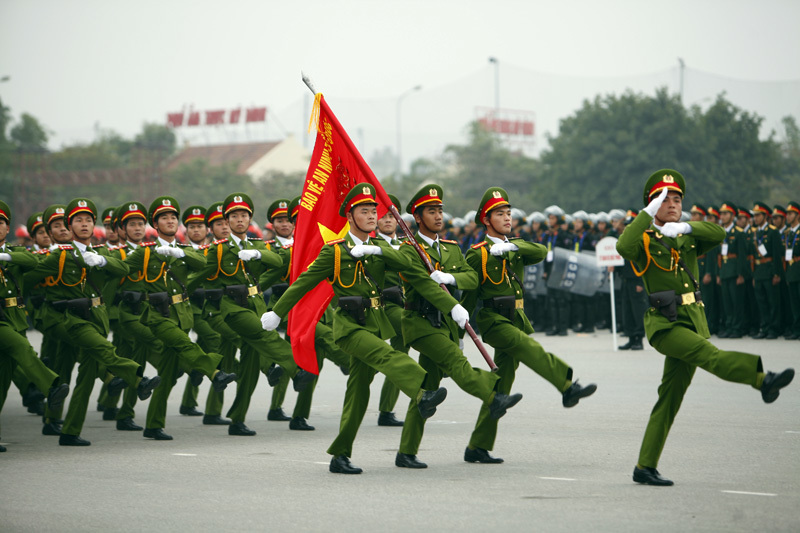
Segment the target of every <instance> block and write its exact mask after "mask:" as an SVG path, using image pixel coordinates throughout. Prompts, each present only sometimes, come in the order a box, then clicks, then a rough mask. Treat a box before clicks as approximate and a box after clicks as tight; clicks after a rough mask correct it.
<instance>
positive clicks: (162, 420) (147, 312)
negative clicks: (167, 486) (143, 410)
mask: <svg viewBox="0 0 800 533" xmlns="http://www.w3.org/2000/svg"><path fill="white" fill-rule="evenodd" d="M179 214H180V206H179V204H178V202H177V201H176V200H175V199H174V198H172V197H169V196H160V197H158V198H156V199H155V200H153V203H151V204H150V209H149V211H148V219H149V221H150V223H151V225H152V226H153V227H154V228H155V229H156V231H157V232H158V238H157V240H156V241H153V242H143V243H142V245H141V246H139V248H137V249H136V250H135V251H134V252H133V253H132V254H130V255H129V256H128V257H127V258H126V259H125V263H126V264H127V265H128V266H129V267H130V269H131V270H132V271H133V272H140V271H141V276H142V279H143V281H144V282H145V283H144V285H142V286H141V288H142V289H144V290H143V293H142V294H141V298H140V299H141V300H144V304H143V305H142V312H141V316H140V318H139V320H140V321H141V322H142V324H144V325H145V326H147V327H148V328H149V329H150V331H152V332H153V334H154V335H155V336H156V337H157V338H158V339H159V340H161V342H162V343H163V344H164V350H163V351H162V353H161V357H160V358H159V363H158V366H157V367H156V368H158V369H159V373H160V374H161V376H162V377H163V379H164V381H165V383H164V384H162V386H161V387H160V388H159V389H158V390H157V391H156V393H155V394H154V395H153V399H152V400H151V402H150V406H149V407H148V409H147V421H146V425H145V430H144V432H143V433H142V434H143V435H144V437H145V438H151V439H155V440H172V436H171V435H169V434H167V433H165V432H164V427H165V426H166V412H167V400H168V398H169V393H170V391H171V390H172V388H173V387H174V386H175V384H176V381H177V379H178V374H179V371H180V370H181V369H182V368H183V369H186V370H188V371H191V370H197V371H199V372H201V373H202V374H203V375H204V376H207V377H208V378H209V380H211V385H212V387H213V388H214V390H217V391H222V390H224V389H225V388H226V387H227V386H228V384H229V383H231V382H232V381H234V380H235V379H236V374H229V373H227V372H224V371H222V370H219V368H218V367H219V364H220V362H221V361H222V355H221V354H218V353H214V352H211V353H206V352H205V351H203V349H202V348H200V347H199V346H198V345H197V344H196V343H194V342H192V341H191V339H190V338H189V335H188V331H189V330H190V329H191V328H192V326H193V325H194V322H193V319H194V315H193V314H192V308H191V304H190V303H189V295H188V289H187V287H186V283H187V278H188V276H189V273H190V272H199V271H201V270H203V268H204V267H205V265H206V259H205V257H204V256H203V255H202V254H201V253H199V252H197V251H196V250H194V248H192V247H191V246H181V245H179V244H178V242H177V240H176V238H175V234H176V233H177V231H178V216H179ZM159 367H160V368H159Z"/></svg>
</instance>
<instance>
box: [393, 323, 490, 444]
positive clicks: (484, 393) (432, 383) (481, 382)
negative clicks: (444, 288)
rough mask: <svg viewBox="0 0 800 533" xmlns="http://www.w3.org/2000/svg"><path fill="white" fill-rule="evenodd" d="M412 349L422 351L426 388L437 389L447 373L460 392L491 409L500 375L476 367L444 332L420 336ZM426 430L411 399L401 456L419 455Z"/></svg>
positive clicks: (413, 343) (421, 358) (414, 400)
mask: <svg viewBox="0 0 800 533" xmlns="http://www.w3.org/2000/svg"><path fill="white" fill-rule="evenodd" d="M411 346H412V347H413V348H414V349H415V350H417V351H419V364H420V366H421V367H422V368H424V369H425V370H426V371H427V372H428V377H427V378H426V380H425V386H426V387H427V388H430V389H434V388H437V387H438V386H439V382H440V381H441V379H442V371H444V372H447V374H448V375H449V376H450V377H451V378H452V379H453V381H454V382H455V384H456V385H458V386H459V387H460V388H461V390H463V391H464V392H466V393H467V394H471V395H472V396H475V397H476V398H480V399H481V400H482V401H483V407H486V408H487V409H488V405H489V404H490V403H491V401H492V399H494V389H495V386H496V385H497V380H498V379H499V376H497V375H495V374H492V373H491V372H488V371H486V370H480V369H478V368H473V367H472V366H471V365H470V364H469V360H468V359H467V358H466V357H465V356H464V354H463V353H462V352H461V350H460V349H459V348H458V344H457V342H454V341H453V340H452V339H450V336H449V335H448V334H447V333H445V331H441V332H437V333H434V334H432V335H426V336H424V337H420V338H419V339H416V340H415V341H414V342H412V343H411ZM424 431H425V419H423V418H422V415H421V414H420V412H419V409H418V408H417V401H416V398H411V401H410V402H409V403H408V411H407V412H406V419H405V423H404V424H403V433H402V435H401V436H400V453H407V454H410V455H416V454H417V452H418V451H419V444H420V442H422V434H423V432H424Z"/></svg>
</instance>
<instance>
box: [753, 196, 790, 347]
mask: <svg viewBox="0 0 800 533" xmlns="http://www.w3.org/2000/svg"><path fill="white" fill-rule="evenodd" d="M753 212H754V215H753V222H754V224H755V226H754V229H755V231H754V233H753V235H752V237H753V247H754V248H755V261H754V263H755V267H754V269H753V279H754V281H755V297H756V303H757V304H758V315H759V318H760V321H761V322H760V324H759V326H760V327H759V332H758V334H757V335H756V336H755V337H754V338H756V339H777V338H778V334H779V333H783V331H782V328H781V327H780V321H781V319H780V313H779V311H780V293H779V292H778V291H779V289H780V283H781V278H782V277H783V261H782V255H783V242H782V241H781V235H780V233H778V231H777V229H776V228H775V226H772V225H770V224H769V221H768V217H769V216H770V215H771V214H772V210H771V209H770V208H769V206H768V205H767V204H765V203H764V202H756V204H755V207H754V208H753Z"/></svg>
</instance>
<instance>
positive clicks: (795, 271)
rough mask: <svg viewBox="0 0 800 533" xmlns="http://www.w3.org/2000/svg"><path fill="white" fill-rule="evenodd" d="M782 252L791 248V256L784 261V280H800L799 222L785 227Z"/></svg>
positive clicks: (793, 281)
mask: <svg viewBox="0 0 800 533" xmlns="http://www.w3.org/2000/svg"><path fill="white" fill-rule="evenodd" d="M783 242H784V245H783V246H784V252H783V257H784V258H785V257H786V250H792V258H791V259H790V260H788V261H786V281H787V282H790V283H795V282H798V281H800V224H798V225H797V226H796V227H794V228H786V231H785V232H784V234H783Z"/></svg>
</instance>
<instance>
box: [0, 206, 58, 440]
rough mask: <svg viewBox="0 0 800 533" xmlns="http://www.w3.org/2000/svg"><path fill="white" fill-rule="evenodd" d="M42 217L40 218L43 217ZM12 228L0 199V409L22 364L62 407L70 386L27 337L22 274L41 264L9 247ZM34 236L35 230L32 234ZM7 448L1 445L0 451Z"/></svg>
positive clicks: (50, 399)
mask: <svg viewBox="0 0 800 533" xmlns="http://www.w3.org/2000/svg"><path fill="white" fill-rule="evenodd" d="M40 218H41V217H40ZM10 229H11V209H10V208H9V207H8V205H7V204H6V203H5V202H2V201H0V346H2V347H3V349H2V353H1V354H0V411H2V409H3V404H4V403H5V400H6V396H7V393H8V388H9V386H10V384H11V376H12V375H13V373H14V369H15V367H17V366H18V367H19V368H21V369H22V371H23V372H24V374H25V377H26V378H27V379H28V380H30V382H31V383H33V384H34V385H35V386H36V388H37V389H39V391H41V393H42V394H43V395H45V394H46V395H47V403H48V408H50V409H59V408H60V406H61V404H63V403H64V398H66V397H67V394H69V385H67V384H66V383H62V382H60V380H59V376H58V374H56V373H55V372H53V371H52V370H50V369H49V368H47V366H45V364H44V363H43V362H42V360H41V359H39V357H38V356H37V355H36V352H35V351H34V349H33V346H31V344H30V342H28V339H27V338H26V337H25V331H26V330H27V329H28V320H27V318H26V316H25V310H24V309H25V304H24V294H23V273H24V272H27V271H31V270H33V269H35V268H36V267H37V266H38V261H37V260H36V257H34V255H33V254H32V253H31V252H29V251H28V250H26V249H25V248H23V247H22V246H10V245H9V244H8V243H7V242H6V237H7V236H8V234H9V231H10ZM31 235H33V233H31ZM4 451H6V448H5V447H4V446H0V452H4Z"/></svg>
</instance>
